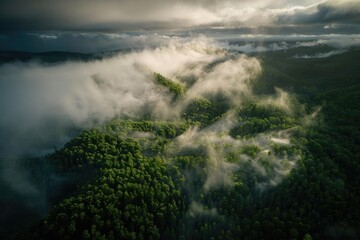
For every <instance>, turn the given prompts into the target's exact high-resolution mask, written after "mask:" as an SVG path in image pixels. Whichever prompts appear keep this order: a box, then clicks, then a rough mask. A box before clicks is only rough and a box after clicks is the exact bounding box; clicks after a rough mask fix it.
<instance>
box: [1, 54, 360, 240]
mask: <svg viewBox="0 0 360 240" xmlns="http://www.w3.org/2000/svg"><path fill="white" fill-rule="evenodd" d="M236 54H238V53H236ZM292 54H293V53H292V52H291V51H288V52H287V53H283V52H280V51H279V52H268V53H260V54H258V55H257V56H256V57H257V58H258V59H259V60H260V63H261V67H262V69H263V70H262V72H261V73H260V74H259V75H258V76H256V77H255V78H254V79H253V80H252V82H251V88H252V94H251V96H250V95H247V94H246V93H244V94H243V96H242V97H241V99H240V100H239V101H234V100H233V98H232V95H230V96H229V95H225V94H222V93H221V92H217V93H210V94H203V95H201V96H196V97H187V96H188V92H190V93H191V89H192V87H193V83H191V81H188V79H181V78H179V79H176V80H174V79H172V76H171V77H169V76H165V75H162V73H154V74H153V75H150V76H149V77H150V78H152V81H153V82H154V84H155V85H156V86H157V87H158V88H159V89H161V91H164V92H165V93H166V94H167V95H168V96H169V99H170V104H171V106H173V108H174V109H176V111H179V115H178V117H177V119H176V120H171V119H170V120H167V119H165V120H164V119H157V118H156V117H154V116H152V115H151V113H147V112H144V114H143V115H142V116H137V117H135V118H129V117H127V118H114V119H111V120H109V121H106V122H104V123H101V124H98V125H97V126H96V127H92V128H89V129H84V130H81V132H80V133H79V134H77V136H75V137H74V138H73V139H71V140H70V141H69V142H67V143H66V144H65V145H64V146H63V147H62V148H59V149H56V150H55V151H54V152H52V153H48V154H45V155H43V156H41V157H39V158H30V159H27V161H26V162H25V167H26V168H28V169H30V171H31V175H32V176H33V178H34V179H35V182H36V184H37V185H38V186H41V187H42V188H45V189H49V190H48V195H49V196H48V199H49V200H48V201H49V213H48V215H47V216H46V217H36V219H37V220H36V223H33V224H29V225H28V226H26V227H23V229H22V231H21V232H20V233H16V234H13V235H11V236H10V237H9V236H6V237H7V238H8V239H54V240H56V239H59V240H60V239H61V240H66V239H133V240H135V239H136V240H140V239H274V240H275V239H276V240H279V239H304V240H309V239H359V236H360V207H359V203H360V175H359V173H360V162H359V160H360V82H359V79H360V70H359V68H358V66H360V51H359V50H357V49H353V50H352V51H349V52H346V53H343V54H340V55H336V56H332V57H329V58H321V59H320V58H319V59H310V60H309V59H306V61H305V60H303V59H290V60H289V56H291V55H292ZM230 58H233V56H230ZM212 64H213V65H214V66H207V67H208V68H209V69H211V68H214V67H216V64H221V63H212ZM279 89H282V90H279ZM159 91H160V90H159ZM282 91H287V92H289V93H291V96H290V97H288V98H285V99H286V102H287V104H289V105H290V106H291V107H290V108H288V107H286V106H285V107H284V105H282V104H281V101H280V100H277V98H276V96H282V95H281V94H282ZM190 93H189V94H190ZM239 94H240V93H236V95H239ZM274 96H275V97H274ZM278 98H279V99H281V97H278ZM174 111H175V110H174ZM49 168H51V169H52V171H54V172H56V174H57V175H58V176H63V177H64V178H66V177H68V176H71V178H70V177H69V180H68V181H66V184H64V185H63V186H62V187H61V191H60V192H57V193H53V192H52V191H51V188H52V187H54V186H55V185H54V184H55V183H54V182H52V181H53V180H52V178H51V176H50V175H49Z"/></svg>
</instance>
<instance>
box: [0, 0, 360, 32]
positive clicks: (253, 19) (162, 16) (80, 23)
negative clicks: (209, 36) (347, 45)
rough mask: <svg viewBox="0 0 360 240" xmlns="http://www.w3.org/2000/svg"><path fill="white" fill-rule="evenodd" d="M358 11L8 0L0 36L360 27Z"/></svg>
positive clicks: (300, 5)
mask: <svg viewBox="0 0 360 240" xmlns="http://www.w3.org/2000/svg"><path fill="white" fill-rule="evenodd" d="M358 9H359V4H358V2H356V1H355V0H353V1H340V2H339V1H337V2H335V1H327V2H324V1H320V0H307V1H299V0H291V1H285V0H279V1H276V2H274V1H273V2H269V1H265V0H253V1H249V0H245V1H236V0H225V1H214V0H197V1H189V0H175V1H171V2H169V1H165V0H152V1H145V0H140V1H136V2H134V1H130V0H122V1H115V0H104V1H101V2H99V1H96V0H77V1H70V0H59V1H46V0H35V1H31V2H29V1H26V0H13V1H10V0H5V1H1V3H0V16H1V17H0V31H14V30H16V31H64V30H66V31H113V32H116V31H143V30H153V29H157V30H161V29H167V30H179V29H189V28H190V29H191V28H194V27H195V28H198V27H209V26H223V27H244V26H247V27H249V26H250V27H258V26H275V25H276V24H279V23H281V24H285V25H288V24H304V23H307V24H310V23H311V24H318V23H323V22H324V23H325V22H338V23H343V22H346V23H359V17H358V15H359V14H358V13H359V10H358ZM189 12H191V13H192V14H188V13H189Z"/></svg>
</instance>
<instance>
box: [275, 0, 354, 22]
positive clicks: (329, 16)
mask: <svg viewBox="0 0 360 240" xmlns="http://www.w3.org/2000/svg"><path fill="white" fill-rule="evenodd" d="M277 18H278V22H279V23H283V24H320V23H356V24H360V3H359V1H356V0H343V1H326V2H324V3H321V4H319V5H317V6H316V7H311V8H305V9H299V10H298V11H294V12H292V13H285V14H280V15H278V16H277Z"/></svg>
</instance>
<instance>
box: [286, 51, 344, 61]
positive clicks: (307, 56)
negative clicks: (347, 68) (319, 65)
mask: <svg viewBox="0 0 360 240" xmlns="http://www.w3.org/2000/svg"><path fill="white" fill-rule="evenodd" d="M344 52H346V50H343V49H340V50H334V51H330V52H326V53H316V54H314V55H299V54H297V55H295V56H293V58H304V59H306V58H328V57H331V56H334V55H338V54H342V53H344Z"/></svg>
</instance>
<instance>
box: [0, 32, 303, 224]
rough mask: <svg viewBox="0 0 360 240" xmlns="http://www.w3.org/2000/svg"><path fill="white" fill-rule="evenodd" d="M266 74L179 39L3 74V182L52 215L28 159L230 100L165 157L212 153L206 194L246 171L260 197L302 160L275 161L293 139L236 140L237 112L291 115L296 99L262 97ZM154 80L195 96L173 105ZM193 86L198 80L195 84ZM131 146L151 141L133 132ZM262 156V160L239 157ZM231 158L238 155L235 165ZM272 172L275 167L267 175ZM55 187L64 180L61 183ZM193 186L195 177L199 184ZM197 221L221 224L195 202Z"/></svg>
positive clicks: (6, 67)
mask: <svg viewBox="0 0 360 240" xmlns="http://www.w3.org/2000/svg"><path fill="white" fill-rule="evenodd" d="M261 71H262V67H261V63H260V61H259V60H258V59H256V58H255V57H250V56H247V55H244V54H239V53H234V52H232V51H227V50H226V49H224V47H223V45H222V44H221V43H219V42H217V41H214V40H212V39H208V38H206V37H204V36H200V37H198V38H195V39H191V40H190V39H187V40H184V39H176V38H174V39H170V40H169V42H168V43H167V44H164V45H163V46H160V47H155V48H154V47H149V48H145V49H142V50H140V49H139V50H134V51H131V52H128V53H118V54H114V55H112V56H111V57H108V58H104V59H102V60H93V61H89V62H79V61H67V62H62V63H56V64H49V63H44V62H40V61H31V62H27V63H24V62H14V63H7V64H2V65H0V76H1V77H0V91H1V92H0V111H1V112H2V113H3V118H1V120H0V132H2V134H3V136H2V138H1V139H2V142H1V152H2V157H1V166H2V171H1V178H2V180H3V182H5V183H6V184H7V186H8V187H9V188H10V189H12V191H15V192H17V193H21V195H22V196H23V201H25V204H28V203H29V202H36V203H37V204H36V205H37V206H33V205H31V204H30V205H28V206H29V207H30V208H36V209H41V212H42V213H43V214H46V212H47V206H46V204H47V200H46V198H47V196H46V194H45V193H44V189H42V187H41V186H39V185H37V184H35V183H34V182H32V181H31V178H30V176H29V173H27V172H26V171H25V169H24V168H23V167H22V166H23V163H24V162H23V158H24V157H26V158H28V157H39V156H42V155H44V154H47V153H51V152H53V151H54V150H55V149H57V148H61V147H62V146H63V144H64V143H66V142H67V141H69V140H70V139H71V138H73V137H74V136H76V135H77V134H79V132H80V131H81V130H84V129H89V128H92V127H95V126H98V125H99V124H102V123H105V122H107V121H109V120H112V119H114V118H122V119H135V120H136V119H142V118H143V117H144V115H146V116H148V117H149V116H150V118H151V119H153V120H169V121H177V120H181V114H182V113H183V111H184V110H185V109H186V107H187V106H188V105H189V104H190V103H191V102H192V101H193V100H194V99H198V98H200V97H205V98H206V97H214V96H217V95H221V96H222V97H223V98H224V99H226V101H227V102H228V105H229V109H228V110H227V111H226V112H225V113H224V114H223V116H222V117H221V118H220V119H218V120H217V121H215V122H214V123H213V124H211V125H209V126H207V127H206V128H199V127H193V128H190V129H188V131H186V132H185V133H184V134H182V135H180V136H179V137H177V138H176V139H175V140H174V141H173V142H172V143H170V144H169V145H168V146H167V147H166V149H165V152H164V156H165V157H169V158H171V157H174V156H181V154H182V152H184V151H186V150H187V149H189V148H192V149H195V150H197V149H203V151H204V153H205V156H204V157H206V179H205V181H204V183H203V186H202V188H201V189H198V190H196V191H201V192H203V193H204V194H208V193H210V192H211V191H213V190H216V189H219V188H232V187H234V183H233V179H234V175H235V174H236V172H237V171H238V170H240V169H242V168H244V167H245V166H247V167H249V166H250V167H251V169H252V171H254V172H256V173H257V174H258V175H259V176H261V180H258V182H257V183H256V189H257V190H258V191H259V192H262V191H264V190H266V189H268V188H271V187H274V186H276V185H278V184H279V183H281V182H282V180H283V179H284V178H285V177H286V176H288V174H290V172H291V170H292V169H293V168H295V167H296V162H297V160H298V159H300V155H299V154H297V155H291V156H290V155H282V156H280V155H275V154H269V152H271V151H272V147H273V145H274V144H278V145H287V146H292V143H291V138H292V131H291V130H290V131H287V132H284V131H272V132H268V133H260V134H256V135H255V136H253V137H251V138H248V139H239V138H235V137H233V136H231V134H230V131H231V129H232V128H234V127H235V126H237V125H241V124H243V123H242V122H239V121H238V119H237V117H236V109H239V108H241V106H242V105H243V103H244V102H246V101H251V100H252V101H256V102H258V103H259V104H261V105H264V106H267V105H268V106H276V107H278V108H280V109H283V110H284V111H286V112H288V113H289V114H291V113H292V108H293V105H292V101H291V97H290V95H289V94H288V93H287V92H285V91H283V90H281V89H277V90H276V94H275V95H273V96H261V97H257V96H255V95H254V94H253V93H252V87H251V86H252V82H253V81H254V79H256V78H257V77H258V76H259V74H260V73H261ZM154 72H157V73H161V74H162V75H164V76H166V77H168V78H170V79H171V80H172V81H174V82H176V83H178V84H180V85H183V86H185V87H186V92H185V93H184V95H183V96H181V97H180V98H178V99H177V100H174V98H173V96H172V95H171V93H170V92H169V91H168V89H166V88H165V87H163V86H159V84H157V83H156V80H155V79H154V74H153V73H154ZM187 79H193V81H192V82H191V83H189V82H187ZM131 134H132V135H131V136H132V137H140V138H141V137H149V138H152V137H153V136H152V135H151V134H150V135H149V134H144V133H141V132H132V133H131ZM247 146H255V147H256V148H258V149H259V152H258V153H257V154H256V155H255V156H249V155H248V154H246V153H242V152H239V149H242V148H244V147H247ZM229 154H235V155H234V156H235V157H234V159H233V160H232V161H229V160H228V156H229ZM264 164H265V165H268V166H269V165H270V166H271V167H265V166H264ZM51 177H52V178H54V179H56V181H62V180H63V179H61V178H60V177H59V176H57V175H52V176H51ZM190 181H191V176H190ZM193 195H194V197H193V198H192V199H191V201H192V204H191V206H190V209H189V216H191V217H195V216H197V215H206V216H216V206H214V207H213V208H211V209H205V207H204V206H203V205H202V204H203V203H202V202H201V199H198V198H197V197H196V195H197V193H193Z"/></svg>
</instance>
